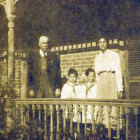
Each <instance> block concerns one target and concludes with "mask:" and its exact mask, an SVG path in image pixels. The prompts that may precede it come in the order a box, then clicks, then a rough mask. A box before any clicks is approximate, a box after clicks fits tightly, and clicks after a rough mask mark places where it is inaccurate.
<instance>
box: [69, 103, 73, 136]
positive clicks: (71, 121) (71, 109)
mask: <svg viewBox="0 0 140 140" xmlns="http://www.w3.org/2000/svg"><path fill="white" fill-rule="evenodd" d="M69 111H70V135H71V137H73V105H70V106H69Z"/></svg>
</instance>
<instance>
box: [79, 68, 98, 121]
mask: <svg viewBox="0 0 140 140" xmlns="http://www.w3.org/2000/svg"><path fill="white" fill-rule="evenodd" d="M85 75H86V82H85V83H84V84H83V85H82V87H81V92H84V93H83V95H84V96H85V98H86V99H97V84H96V82H95V81H94V79H95V72H94V70H93V69H92V68H88V69H87V70H86V72H85ZM84 113H85V112H84V111H82V114H83V115H82V122H83V123H85V116H84ZM94 114H95V115H94V119H95V120H96V114H97V106H95V112H94ZM87 123H92V111H91V106H90V105H88V108H87Z"/></svg>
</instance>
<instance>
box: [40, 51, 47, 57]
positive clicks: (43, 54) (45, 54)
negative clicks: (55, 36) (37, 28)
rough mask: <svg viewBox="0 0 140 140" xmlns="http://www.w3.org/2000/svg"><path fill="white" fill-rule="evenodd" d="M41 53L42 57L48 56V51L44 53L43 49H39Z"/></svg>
mask: <svg viewBox="0 0 140 140" xmlns="http://www.w3.org/2000/svg"><path fill="white" fill-rule="evenodd" d="M39 54H40V55H41V56H42V57H44V56H47V52H45V53H44V52H43V51H42V50H41V49H40V50H39Z"/></svg>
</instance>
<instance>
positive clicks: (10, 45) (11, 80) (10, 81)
mask: <svg viewBox="0 0 140 140" xmlns="http://www.w3.org/2000/svg"><path fill="white" fill-rule="evenodd" d="M14 61H15V60H14V17H8V84H9V86H10V90H12V89H13V88H14Z"/></svg>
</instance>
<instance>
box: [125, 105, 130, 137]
mask: <svg viewBox="0 0 140 140" xmlns="http://www.w3.org/2000/svg"><path fill="white" fill-rule="evenodd" d="M129 112H130V111H129V108H128V107H126V108H125V115H126V140H129Z"/></svg>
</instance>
